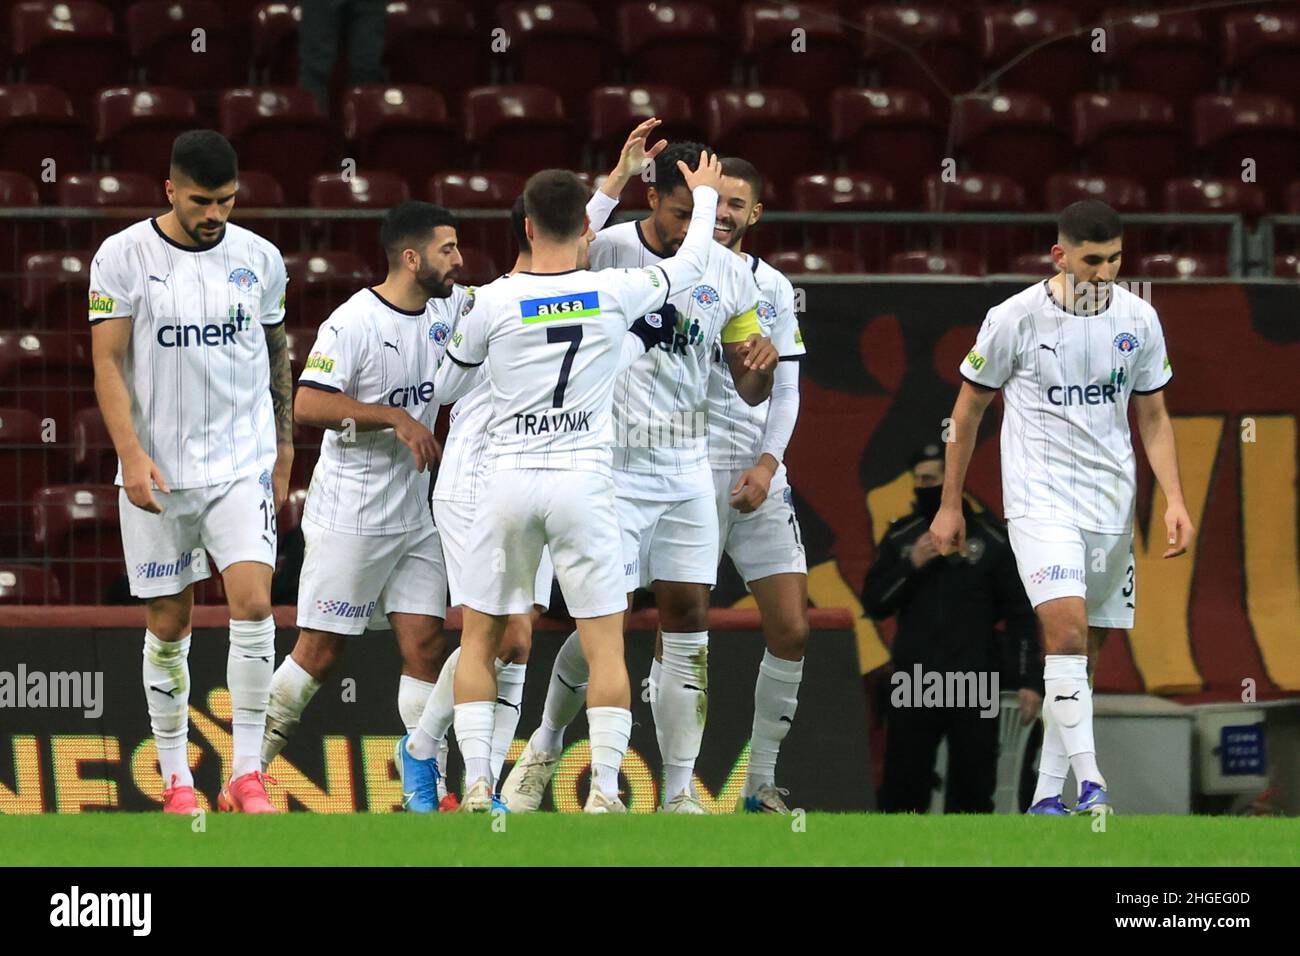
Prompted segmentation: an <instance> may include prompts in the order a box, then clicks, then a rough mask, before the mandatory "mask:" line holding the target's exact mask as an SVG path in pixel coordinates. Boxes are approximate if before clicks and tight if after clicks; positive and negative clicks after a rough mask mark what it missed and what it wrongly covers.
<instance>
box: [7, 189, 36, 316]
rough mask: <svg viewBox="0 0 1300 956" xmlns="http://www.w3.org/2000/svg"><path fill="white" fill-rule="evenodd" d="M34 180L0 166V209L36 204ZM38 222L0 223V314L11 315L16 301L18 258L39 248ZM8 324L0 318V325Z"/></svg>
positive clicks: (19, 279)
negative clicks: (1, 224) (0, 224)
mask: <svg viewBox="0 0 1300 956" xmlns="http://www.w3.org/2000/svg"><path fill="white" fill-rule="evenodd" d="M40 201H41V194H40V192H39V191H38V190H37V188H36V183H34V182H32V181H31V179H30V178H28V177H27V176H24V175H23V174H22V173H11V172H9V171H7V170H2V169H0V208H3V209H20V208H31V207H33V206H38V205H40ZM40 233H41V224H40V223H35V222H22V221H21V220H16V219H15V220H13V221H11V222H9V223H6V224H5V225H3V226H0V316H7V315H13V313H14V306H15V305H16V304H17V302H18V300H19V282H20V281H21V273H22V266H21V262H22V258H23V256H24V255H27V254H28V253H29V252H30V250H32V249H39V248H40V245H39V244H40ZM8 324H10V323H9V322H8V321H5V320H4V319H0V328H4V327H5V326H6V325H8Z"/></svg>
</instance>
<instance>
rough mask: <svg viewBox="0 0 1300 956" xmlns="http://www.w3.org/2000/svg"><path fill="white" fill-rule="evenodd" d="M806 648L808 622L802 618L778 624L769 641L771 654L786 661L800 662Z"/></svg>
mask: <svg viewBox="0 0 1300 956" xmlns="http://www.w3.org/2000/svg"><path fill="white" fill-rule="evenodd" d="M807 647H808V621H807V620H805V619H803V618H802V617H800V618H794V619H792V620H789V621H782V622H780V624H779V625H778V626H777V628H776V629H775V631H774V632H773V634H772V635H771V638H770V639H769V649H770V650H771V651H772V653H773V654H775V655H776V656H777V657H780V658H782V659H784V660H788V661H797V660H801V659H802V658H803V656H804V651H805V650H806V648H807Z"/></svg>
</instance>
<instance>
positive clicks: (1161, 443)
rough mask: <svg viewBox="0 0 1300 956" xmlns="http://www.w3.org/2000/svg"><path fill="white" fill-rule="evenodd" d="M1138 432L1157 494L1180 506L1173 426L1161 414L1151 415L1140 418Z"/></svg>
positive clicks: (1164, 415)
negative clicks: (1159, 493) (1160, 492)
mask: <svg viewBox="0 0 1300 956" xmlns="http://www.w3.org/2000/svg"><path fill="white" fill-rule="evenodd" d="M1138 432H1139V433H1140V434H1141V435H1142V445H1143V447H1144V448H1146V452H1147V461H1149V462H1151V470H1152V471H1153V472H1154V473H1155V476H1156V481H1158V482H1159V483H1160V490H1161V491H1163V492H1164V493H1165V500H1166V501H1167V502H1168V503H1169V504H1179V505H1181V504H1183V483H1182V479H1181V478H1180V477H1179V474H1178V448H1177V442H1176V440H1175V438H1174V423H1173V422H1171V421H1170V420H1169V415H1168V414H1167V413H1165V412H1164V411H1163V410H1161V411H1160V412H1158V413H1155V414H1151V415H1140V416H1139V418H1138Z"/></svg>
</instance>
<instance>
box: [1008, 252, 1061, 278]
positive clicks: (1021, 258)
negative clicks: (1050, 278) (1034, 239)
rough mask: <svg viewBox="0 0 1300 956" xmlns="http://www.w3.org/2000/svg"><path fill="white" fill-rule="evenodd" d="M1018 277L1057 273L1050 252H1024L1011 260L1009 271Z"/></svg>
mask: <svg viewBox="0 0 1300 956" xmlns="http://www.w3.org/2000/svg"><path fill="white" fill-rule="evenodd" d="M1007 271H1009V272H1012V273H1015V274H1016V275H1026V276H1043V275H1052V274H1053V273H1054V272H1056V263H1055V262H1053V261H1052V254H1051V253H1050V252H1022V253H1021V254H1020V255H1018V256H1015V257H1014V258H1013V259H1012V260H1011V266H1010V268H1009V269H1008V270H1007Z"/></svg>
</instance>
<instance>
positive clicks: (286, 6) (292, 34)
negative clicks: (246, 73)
mask: <svg viewBox="0 0 1300 956" xmlns="http://www.w3.org/2000/svg"><path fill="white" fill-rule="evenodd" d="M300 23H302V7H301V6H300V5H299V4H296V3H264V4H262V5H260V6H259V7H257V9H256V10H254V11H253V23H252V53H253V74H254V76H255V77H256V82H257V83H259V84H262V85H266V86H284V85H287V84H290V83H297V82H298V25H299V24H300Z"/></svg>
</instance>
